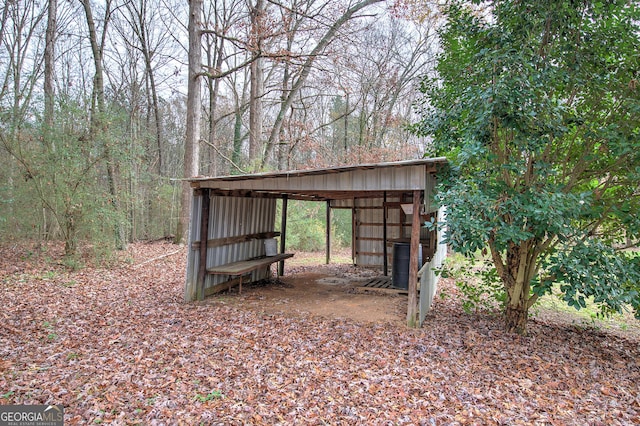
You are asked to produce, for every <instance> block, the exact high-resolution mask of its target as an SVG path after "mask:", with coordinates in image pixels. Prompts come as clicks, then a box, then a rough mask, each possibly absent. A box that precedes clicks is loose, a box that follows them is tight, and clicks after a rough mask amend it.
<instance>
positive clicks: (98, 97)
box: [82, 0, 127, 250]
mask: <svg viewBox="0 0 640 426" xmlns="http://www.w3.org/2000/svg"><path fill="white" fill-rule="evenodd" d="M82 5H83V7H84V11H85V17H86V19H87V26H88V28H89V42H90V43H91V51H92V53H93V64H94V67H95V75H94V78H93V100H92V114H91V131H90V133H91V135H90V136H91V140H93V141H95V140H97V138H98V135H99V134H102V133H104V132H106V131H107V126H106V123H105V117H104V115H105V113H106V106H105V98H104V73H103V64H102V56H103V52H104V45H105V40H106V36H107V26H108V25H109V21H110V19H111V1H110V0H107V2H106V4H105V13H104V18H103V28H102V36H101V38H100V41H98V35H97V32H96V26H95V22H94V19H93V11H92V10H91V2H90V0H82ZM103 143H104V157H105V162H106V167H107V184H108V187H109V194H110V195H111V205H112V207H113V209H114V211H115V212H116V214H117V215H119V214H120V213H121V212H122V207H121V203H120V193H119V192H120V189H119V188H120V182H119V181H120V177H119V171H118V167H117V165H116V164H115V162H114V160H113V153H112V149H111V144H110V143H109V142H107V141H103ZM116 221H117V222H116V225H115V242H116V244H115V245H116V248H117V249H118V250H124V249H126V247H127V237H126V228H125V224H124V223H123V221H122V219H119V218H118V219H116Z"/></svg>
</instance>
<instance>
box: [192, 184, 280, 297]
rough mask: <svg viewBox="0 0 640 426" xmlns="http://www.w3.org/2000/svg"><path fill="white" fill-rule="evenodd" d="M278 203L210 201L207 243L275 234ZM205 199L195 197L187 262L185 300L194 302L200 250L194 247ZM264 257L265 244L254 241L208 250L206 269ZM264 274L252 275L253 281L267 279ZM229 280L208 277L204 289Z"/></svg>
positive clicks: (265, 200) (237, 199)
mask: <svg viewBox="0 0 640 426" xmlns="http://www.w3.org/2000/svg"><path fill="white" fill-rule="evenodd" d="M276 203H277V200H275V199H270V198H244V197H216V196H212V197H211V205H210V209H209V229H208V236H207V239H208V240H216V239H219V238H226V237H240V236H243V235H249V234H256V233H261V232H273V230H274V227H275V214H276ZM201 204H202V197H201V196H195V197H194V204H193V210H192V216H191V231H190V242H189V247H190V248H191V249H190V250H189V256H188V260H187V285H186V290H185V299H186V300H195V286H196V284H195V283H196V280H197V271H198V267H199V258H200V254H199V250H198V249H197V248H194V247H193V243H194V242H196V241H199V240H200V222H201V221H200V214H201V211H202V208H201V207H202V206H201ZM264 255H265V249H264V241H263V240H259V239H253V240H250V241H243V242H238V243H232V244H226V245H223V246H219V247H209V248H208V249H207V267H208V268H210V267H213V266H218V265H223V264H226V263H231V262H235V261H240V260H247V259H251V258H255V257H259V256H264ZM266 277H267V274H266V273H265V271H263V270H258V271H254V272H253V273H252V276H251V279H252V281H256V280H260V279H263V278H266ZM229 279H230V277H229V276H225V275H207V276H206V277H205V285H204V288H205V289H207V288H210V287H214V286H216V285H218V284H221V283H223V282H226V281H228V280H229Z"/></svg>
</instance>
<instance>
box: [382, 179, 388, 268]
mask: <svg viewBox="0 0 640 426" xmlns="http://www.w3.org/2000/svg"><path fill="white" fill-rule="evenodd" d="M386 206H387V191H384V196H383V199H382V208H383V210H382V239H383V240H384V242H383V243H382V253H383V256H384V257H383V258H382V259H383V260H382V263H383V265H382V273H383V274H384V276H385V277H386V276H387V275H388V274H389V271H388V269H389V259H388V255H389V253H388V252H387V207H386Z"/></svg>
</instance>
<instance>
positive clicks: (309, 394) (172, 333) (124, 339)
mask: <svg viewBox="0 0 640 426" xmlns="http://www.w3.org/2000/svg"><path fill="white" fill-rule="evenodd" d="M33 251H34V250H31V251H30V250H29V249H28V248H27V247H26V245H19V244H14V245H5V246H2V247H0V271H1V275H0V277H1V285H2V292H1V293H0V305H1V306H2V310H1V311H0V404H62V405H64V407H65V424H68V425H81V424H122V425H133V424H145V425H170V424H171V425H173V424H185V425H190V424H211V425H216V424H220V425H223V424H224V425H242V424H256V425H261V424H264V425H267V424H268V425H273V424H282V425H286V424H303V425H304V424H310V425H311V424H313V425H316V424H332V425H359V424H367V425H402V424H407V425H518V424H521V425H530V424H536V425H585V424H589V425H631V424H639V423H640V396H639V395H640V392H639V391H640V349H639V342H640V340H638V339H637V338H636V337H635V336H633V335H630V336H621V335H618V334H612V333H608V332H607V331H606V330H604V331H603V330H597V329H589V328H584V327H575V326H572V325H570V324H557V323H551V322H545V321H543V320H534V321H531V322H530V329H529V335H528V336H527V337H520V336H513V335H508V334H505V333H504V332H503V331H502V322H501V320H500V318H499V317H495V316H489V315H469V314H466V313H464V312H463V310H462V308H461V304H460V302H459V300H457V298H456V297H450V298H446V299H438V300H437V301H436V303H435V304H434V309H433V311H432V313H430V314H429V315H428V317H427V319H426V321H425V324H424V326H423V327H422V328H421V329H418V330H412V329H408V328H406V327H404V326H402V325H399V323H398V322H388V321H386V322H385V321H381V322H360V321H355V320H350V319H346V318H331V317H327V316H318V315H311V314H309V315H305V314H300V313H297V314H296V315H288V314H287V313H286V312H284V313H268V314H267V313H265V312H263V311H260V310H259V309H248V308H246V309H244V308H243V306H242V303H234V304H229V303H222V299H220V301H218V300H216V299H213V301H211V300H209V301H207V302H202V303H186V302H184V301H183V286H184V276H185V259H186V248H185V249H183V250H181V251H176V246H174V245H171V244H169V243H166V242H156V243H153V244H147V243H135V244H131V245H130V247H129V249H128V250H127V252H126V253H123V255H122V256H123V258H122V259H121V260H120V261H117V262H114V263H112V264H109V265H107V266H101V265H89V266H87V267H86V268H84V269H81V270H78V271H71V270H68V269H66V268H65V267H64V266H62V265H60V264H59V263H56V262H55V260H54V259H57V258H58V256H60V249H59V247H56V246H55V245H52V246H50V247H49V248H48V250H47V251H46V256H45V255H43V254H42V252H40V253H36V254H33V253H32V252H33ZM167 254H169V255H167ZM154 258H157V260H156V261H153V262H148V261H149V260H150V259H154ZM143 262H148V263H146V264H145V265H143V266H142V267H136V265H140V264H141V263H143ZM444 285H446V282H445V283H444ZM229 297H238V296H237V295H230V296H229ZM241 300H242V299H240V301H241Z"/></svg>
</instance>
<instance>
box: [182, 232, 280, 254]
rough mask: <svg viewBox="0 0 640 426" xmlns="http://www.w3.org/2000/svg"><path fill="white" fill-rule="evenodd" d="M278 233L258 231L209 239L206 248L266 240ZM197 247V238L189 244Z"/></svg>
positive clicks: (194, 247)
mask: <svg viewBox="0 0 640 426" xmlns="http://www.w3.org/2000/svg"><path fill="white" fill-rule="evenodd" d="M279 235H280V233H279V232H258V233H255V234H245V235H236V236H235V237H223V238H216V239H211V240H208V241H207V248H212V247H222V246H226V245H229V244H236V243H244V242H247V241H252V240H266V239H268V238H275V237H277V236H279ZM199 247H200V241H199V240H198V241H194V242H193V244H192V245H191V248H192V249H193V250H197V249H198V248H199Z"/></svg>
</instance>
